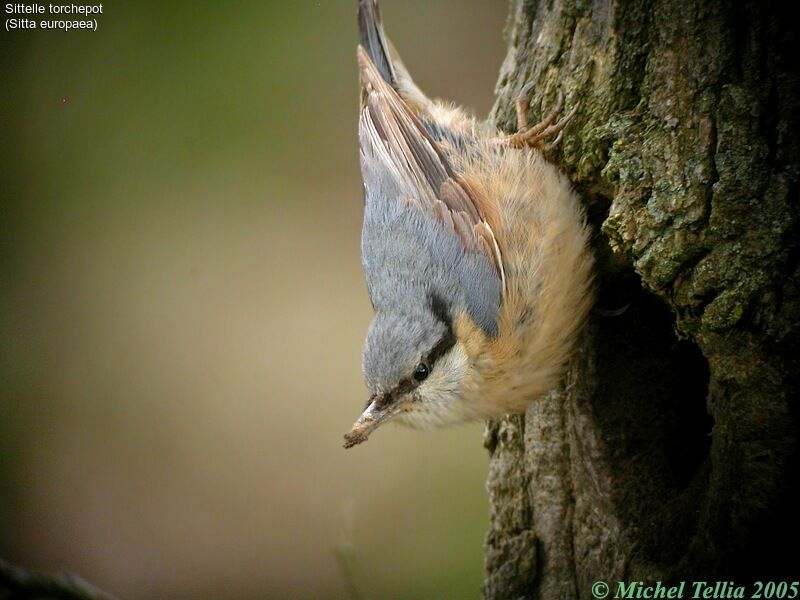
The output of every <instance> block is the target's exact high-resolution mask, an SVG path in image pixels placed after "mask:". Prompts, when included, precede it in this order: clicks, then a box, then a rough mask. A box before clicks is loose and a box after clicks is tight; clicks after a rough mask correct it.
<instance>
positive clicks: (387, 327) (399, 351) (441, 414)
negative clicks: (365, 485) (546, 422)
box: [345, 295, 472, 448]
mask: <svg viewBox="0 0 800 600" xmlns="http://www.w3.org/2000/svg"><path fill="white" fill-rule="evenodd" d="M416 306H417V309H416V310H406V311H402V312H400V311H385V312H384V311H380V310H378V311H377V312H376V313H375V317H374V318H373V320H372V324H371V325H370V328H369V332H368V334H367V341H366V344H365V346H364V357H363V361H364V378H365V380H366V384H367V387H368V389H369V391H370V393H371V395H370V397H369V400H368V402H367V406H366V408H365V409H364V412H363V413H362V414H361V416H360V417H359V419H358V421H356V423H355V424H354V425H353V428H352V430H351V431H350V433H348V434H347V435H346V436H345V440H346V442H345V447H346V448H349V447H351V446H355V445H356V444H360V443H361V442H364V441H366V440H367V437H368V436H369V434H370V433H371V432H372V431H373V430H374V429H376V428H377V427H378V426H380V425H382V424H383V423H385V422H386V421H388V420H390V419H393V420H396V421H399V422H402V423H404V424H406V425H410V426H413V427H419V428H425V427H431V426H436V425H445V424H449V423H451V422H455V421H458V420H460V419H459V413H460V404H461V402H460V400H461V394H462V391H463V388H464V385H465V382H466V381H467V380H468V379H469V376H470V371H471V369H472V367H471V365H470V361H469V359H468V357H467V354H466V352H465V350H464V346H463V345H462V344H461V343H460V341H459V340H458V337H457V334H456V332H455V331H454V328H453V321H452V318H451V316H450V313H449V312H448V307H447V306H446V304H445V302H444V301H443V300H442V299H441V298H439V297H437V296H435V295H432V296H429V297H428V298H427V301H424V302H420V303H419V304H418V305H416Z"/></svg>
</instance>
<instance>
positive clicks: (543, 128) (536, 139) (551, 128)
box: [502, 82, 580, 150]
mask: <svg viewBox="0 0 800 600" xmlns="http://www.w3.org/2000/svg"><path fill="white" fill-rule="evenodd" d="M532 91H533V82H529V83H527V84H525V87H523V88H522V91H521V92H520V94H519V97H518V98H517V104H516V107H517V132H516V133H514V134H511V135H509V136H506V137H505V138H503V140H502V141H503V143H505V144H508V145H509V146H511V147H513V148H522V147H523V146H530V147H531V148H537V149H539V150H552V149H553V148H555V147H556V146H558V144H559V143H560V142H561V139H562V137H563V136H564V129H565V128H566V126H567V125H569V123H570V121H572V119H574V118H575V115H576V114H578V107H579V106H580V103H577V104H576V105H575V106H574V107H573V108H572V110H571V111H569V112H568V113H567V114H566V115H564V116H563V117H561V119H560V120H559V118H558V117H559V115H561V111H562V110H563V109H564V94H563V93H562V92H561V91H559V92H558V99H557V100H556V104H555V106H554V107H553V109H552V110H551V111H550V113H549V114H548V115H547V116H546V117H545V118H544V119H542V120H541V121H540V122H539V123H537V124H536V125H533V126H532V127H529V126H528V109H529V108H530V105H531V92H532ZM553 136H555V139H552V138H553ZM549 140H552V141H549Z"/></svg>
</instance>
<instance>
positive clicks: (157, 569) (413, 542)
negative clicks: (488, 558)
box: [0, 0, 506, 599]
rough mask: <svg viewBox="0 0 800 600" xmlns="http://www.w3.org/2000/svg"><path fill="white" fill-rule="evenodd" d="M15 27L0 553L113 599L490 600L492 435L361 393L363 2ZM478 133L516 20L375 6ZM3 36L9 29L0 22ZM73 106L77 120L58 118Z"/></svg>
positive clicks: (120, 11)
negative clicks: (64, 28)
mask: <svg viewBox="0 0 800 600" xmlns="http://www.w3.org/2000/svg"><path fill="white" fill-rule="evenodd" d="M103 5H104V13H105V14H103V15H102V16H100V17H99V30H98V31H97V32H87V31H75V32H58V31H55V32H53V31H12V32H6V31H2V32H0V40H1V42H0V49H1V50H2V54H1V55H0V56H1V57H0V69H1V72H0V143H2V146H3V148H4V149H3V152H2V157H3V158H2V164H1V165H0V186H2V187H0V202H1V206H0V344H1V346H0V556H2V557H4V558H6V559H9V560H11V561H14V562H17V563H20V564H22V565H24V566H27V567H32V568H39V569H45V570H57V569H70V570H73V571H76V572H78V573H80V574H82V575H83V576H84V577H86V578H87V579H89V580H91V581H93V582H94V583H96V584H97V585H99V586H100V587H102V588H105V589H106V590H108V591H110V592H112V593H115V594H118V595H119V596H121V597H124V598H130V599H132V598H178V599H180V598H215V599H216V598H219V599H227V598H347V597H348V591H347V582H346V578H345V577H344V576H343V573H342V569H341V568H340V567H339V565H338V563H337V560H336V557H335V551H336V549H337V548H342V547H344V548H352V556H353V557H354V562H355V565H356V573H355V581H356V584H357V585H358V587H359V589H360V590H361V592H362V593H363V594H364V595H365V596H366V597H368V598H458V599H463V598H474V597H477V596H478V593H479V592H478V590H479V586H480V582H481V576H482V568H483V567H482V554H481V544H482V541H483V535H484V530H485V527H486V524H487V519H488V515H487V511H488V509H487V500H486V495H485V492H484V478H485V472H486V466H487V456H486V453H485V451H484V450H483V448H482V447H481V433H482V426H481V425H474V426H470V427H463V428H460V429H455V430H448V431H441V432H428V433H419V432H414V431H409V430H405V429H402V428H399V427H388V428H387V429H386V430H382V431H379V432H378V433H377V434H376V435H375V436H374V437H373V439H372V440H371V441H370V442H369V443H368V444H366V445H363V446H359V447H357V448H355V449H353V450H351V451H347V452H345V451H344V450H343V449H342V448H341V442H342V434H343V433H344V432H345V431H347V430H348V428H349V426H350V424H351V423H352V421H353V420H354V419H355V418H356V416H357V414H358V412H359V409H361V408H362V406H363V403H364V401H365V394H366V392H365V390H364V388H363V384H362V382H361V375H360V352H361V344H362V341H363V336H364V332H365V330H366V327H367V325H368V323H369V319H370V307H369V302H368V299H367V295H366V290H365V286H364V283H363V279H362V274H361V271H360V263H359V248H358V245H359V241H358V239H359V228H360V219H361V203H362V199H361V183H360V178H359V172H358V148H357V143H356V113H357V104H358V95H357V73H356V66H355V46H356V39H357V33H356V27H355V2H354V1H342V0H314V1H311V0H309V1H306V0H302V1H301V0H297V1H288V2H286V1H284V2H256V1H251V2H233V1H231V2H213V3H212V2H194V1H192V2H189V1H179V2H113V1H112V2H104V3H103ZM382 8H383V12H384V19H385V22H386V26H387V30H388V31H389V33H390V35H391V36H392V37H393V39H394V42H395V44H396V45H397V46H398V48H399V49H400V50H401V52H402V53H403V55H404V58H405V62H406V63H407V65H408V67H409V68H410V70H411V71H412V73H413V74H414V75H415V77H416V79H417V81H418V83H419V84H420V86H421V87H422V88H423V89H425V90H426V91H428V92H429V93H431V94H433V95H436V96H441V97H446V98H450V99H453V100H457V101H458V102H459V103H462V104H464V105H466V106H469V107H471V108H473V109H474V110H475V112H476V113H477V114H486V113H487V112H488V110H489V107H490V105H491V102H492V90H493V87H494V83H495V78H496V74H497V72H498V68H499V66H500V63H501V61H502V57H503V54H504V44H503V41H502V29H503V25H504V22H505V16H506V3H505V2H503V1H502V0H496V1H488V0H450V1H447V2H445V1H436V2H431V1H421V0H418V1H413V2H412V1H408V0H384V2H383V5H382ZM6 16H7V15H6ZM62 99H63V100H62Z"/></svg>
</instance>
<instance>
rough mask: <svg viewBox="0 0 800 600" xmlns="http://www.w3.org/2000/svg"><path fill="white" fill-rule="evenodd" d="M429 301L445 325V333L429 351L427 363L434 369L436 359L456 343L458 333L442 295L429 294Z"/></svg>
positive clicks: (435, 314) (432, 310)
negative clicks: (455, 331) (455, 330)
mask: <svg viewBox="0 0 800 600" xmlns="http://www.w3.org/2000/svg"><path fill="white" fill-rule="evenodd" d="M428 302H430V306H431V312H433V314H434V316H435V317H436V318H437V319H438V320H439V322H440V323H441V324H442V325H444V328H445V333H444V335H443V336H442V337H441V338H440V339H439V341H438V342H436V344H435V345H434V346H433V348H431V350H430V352H428V356H427V359H428V360H427V363H428V368H429V369H430V370H431V371H432V370H433V365H434V364H436V361H437V360H438V359H440V358H441V357H442V356H444V355H445V354H446V353H447V351H448V350H450V348H452V347H453V346H455V345H456V335H455V333H453V321H452V320H451V319H450V314H449V313H448V311H447V305H446V304H445V302H444V300H442V298H441V296H439V295H438V294H435V293H431V294H429V295H428Z"/></svg>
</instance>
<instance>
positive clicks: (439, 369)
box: [344, 0, 594, 448]
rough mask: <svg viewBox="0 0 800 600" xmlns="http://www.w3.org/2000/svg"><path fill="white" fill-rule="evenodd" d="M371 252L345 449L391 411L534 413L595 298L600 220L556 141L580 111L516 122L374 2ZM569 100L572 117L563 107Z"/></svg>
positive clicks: (411, 421)
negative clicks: (466, 101) (506, 126)
mask: <svg viewBox="0 0 800 600" xmlns="http://www.w3.org/2000/svg"><path fill="white" fill-rule="evenodd" d="M358 25H359V42H360V43H359V45H358V48H357V59H358V68H359V88H360V102H359V104H360V110H359V120H358V141H359V155H360V165H361V175H362V180H363V184H364V219H363V225H362V230H361V262H362V267H363V270H364V275H365V279H366V285H367V292H368V294H369V298H370V301H371V304H372V308H373V312H374V315H373V318H372V321H371V323H370V325H369V329H368V331H367V335H366V341H365V343H364V350H363V356H362V370H363V375H364V380H365V383H366V386H367V388H368V390H369V399H368V401H367V403H366V406H365V408H364V409H363V412H362V413H361V415H360V417H358V420H357V421H356V422H355V424H354V425H353V426H352V429H351V430H350V431H349V433H347V434H346V435H345V443H344V447H345V448H350V447H353V446H355V445H357V444H360V443H362V442H364V441H366V440H367V439H368V438H369V436H370V434H371V433H372V432H373V431H374V430H375V429H376V428H377V427H379V426H381V425H383V424H384V423H386V422H388V421H394V422H398V423H401V424H404V425H407V426H410V427H412V428H417V429H432V428H436V427H446V426H450V425H456V424H460V423H465V422H470V421H476V420H482V419H497V418H500V417H503V416H504V415H507V414H515V413H520V412H524V411H525V409H526V407H527V406H528V404H529V403H530V402H532V401H535V400H537V399H541V398H542V397H543V396H545V395H546V394H547V393H548V392H549V391H551V390H552V389H553V388H555V387H556V386H557V385H558V383H559V381H560V379H561V378H562V377H563V373H564V370H565V365H566V363H567V362H568V360H569V358H570V356H571V355H572V354H573V352H574V348H575V345H576V341H577V338H578V336H579V335H580V332H581V329H582V325H583V324H584V323H585V321H586V319H587V315H588V313H589V311H590V309H591V307H592V304H593V301H594V286H593V258H592V253H591V251H590V249H589V237H590V232H589V227H588V225H587V221H586V216H585V213H584V211H583V208H582V205H581V201H580V198H579V197H578V195H577V193H576V192H575V190H574V189H573V186H572V184H571V182H570V181H569V179H568V178H567V177H566V176H565V175H564V174H562V173H561V172H560V171H559V170H558V169H557V168H556V167H555V166H554V165H553V164H551V163H550V162H548V161H547V160H546V159H545V157H544V156H543V152H544V151H547V150H549V149H552V148H553V147H555V145H556V144H558V143H559V142H560V141H561V138H562V136H563V133H564V130H565V128H566V126H567V125H568V124H569V122H570V121H571V120H572V119H573V117H574V116H575V114H576V113H577V110H578V105H577V104H576V105H575V106H574V108H573V109H572V110H571V111H569V112H568V113H567V114H563V101H564V98H563V94H561V93H559V94H558V95H557V99H556V101H555V103H554V106H553V109H552V110H551V111H550V112H549V113H548V115H547V116H546V117H545V118H544V119H543V120H542V121H541V122H539V123H537V124H535V125H530V124H529V123H528V116H527V114H528V111H529V108H530V97H531V92H532V90H533V86H532V84H530V83H529V84H527V85H525V86H523V87H522V89H521V90H520V94H519V97H518V99H517V103H516V112H517V131H516V132H515V133H513V134H506V133H505V132H503V131H501V130H499V129H497V128H496V127H495V126H493V125H492V124H491V123H489V122H486V121H480V120H478V119H476V118H475V117H473V116H471V114H470V113H469V112H467V111H465V110H464V109H462V108H459V107H456V106H455V105H453V104H450V103H446V102H442V101H440V100H435V99H431V98H429V97H428V96H426V95H425V94H424V93H423V92H422V91H421V90H420V89H419V87H417V85H416V84H415V83H414V81H413V79H412V78H411V76H410V75H409V72H408V70H407V69H406V67H405V65H404V64H403V62H402V60H401V59H400V56H399V54H398V53H397V51H396V49H395V48H394V46H393V45H392V44H391V42H390V41H389V39H388V38H387V37H386V34H385V33H384V29H383V22H382V19H381V14H380V9H379V6H378V3H377V0H359V2H358ZM562 115H563V116H562Z"/></svg>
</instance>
